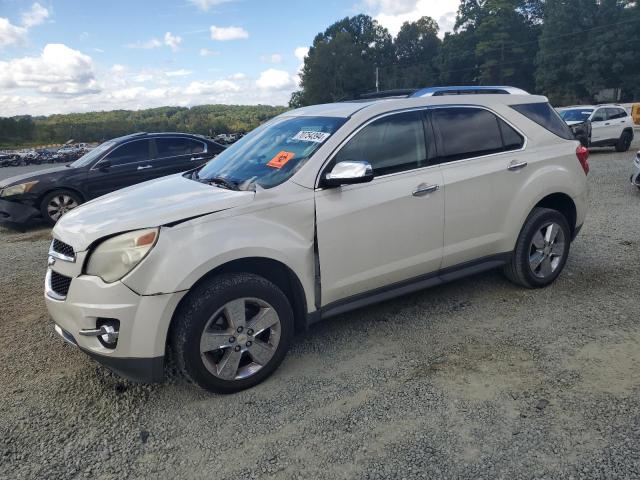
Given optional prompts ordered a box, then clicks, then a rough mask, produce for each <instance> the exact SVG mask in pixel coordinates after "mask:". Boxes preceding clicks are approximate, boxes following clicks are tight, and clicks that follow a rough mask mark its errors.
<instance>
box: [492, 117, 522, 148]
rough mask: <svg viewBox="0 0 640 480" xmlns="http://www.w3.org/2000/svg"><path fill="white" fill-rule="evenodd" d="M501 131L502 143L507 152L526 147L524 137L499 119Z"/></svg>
mask: <svg viewBox="0 0 640 480" xmlns="http://www.w3.org/2000/svg"><path fill="white" fill-rule="evenodd" d="M498 124H499V125H500V131H501V132H502V142H503V144H504V149H505V151H509V150H520V149H521V148H522V147H523V145H524V137H523V136H522V135H520V134H519V133H518V132H516V131H515V130H514V129H513V128H512V127H511V126H510V125H509V124H507V122H505V121H504V120H502V119H500V118H498Z"/></svg>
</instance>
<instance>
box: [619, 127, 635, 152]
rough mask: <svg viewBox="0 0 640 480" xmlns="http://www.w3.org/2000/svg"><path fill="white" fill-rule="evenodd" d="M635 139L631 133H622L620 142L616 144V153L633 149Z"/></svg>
mask: <svg viewBox="0 0 640 480" xmlns="http://www.w3.org/2000/svg"><path fill="white" fill-rule="evenodd" d="M632 141H633V137H632V136H631V134H630V133H629V132H622V135H620V138H619V139H618V142H617V143H616V152H626V151H628V150H629V148H630V147H631V142H632Z"/></svg>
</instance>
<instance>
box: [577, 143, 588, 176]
mask: <svg viewBox="0 0 640 480" xmlns="http://www.w3.org/2000/svg"><path fill="white" fill-rule="evenodd" d="M576 157H578V161H579V162H580V166H581V167H582V170H584V174H585V175H587V174H588V173H589V150H588V149H587V148H586V147H584V146H582V145H578V148H576Z"/></svg>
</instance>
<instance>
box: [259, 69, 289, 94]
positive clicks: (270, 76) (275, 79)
mask: <svg viewBox="0 0 640 480" xmlns="http://www.w3.org/2000/svg"><path fill="white" fill-rule="evenodd" d="M256 86H257V87H258V88H260V89H261V90H285V89H291V88H293V87H294V86H295V79H294V78H293V76H292V75H289V72H286V71H284V70H276V69H275V68H270V69H268V70H265V71H264V72H262V73H261V74H260V77H259V78H258V80H257V81H256Z"/></svg>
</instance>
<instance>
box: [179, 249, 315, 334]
mask: <svg viewBox="0 0 640 480" xmlns="http://www.w3.org/2000/svg"><path fill="white" fill-rule="evenodd" d="M224 273H252V274H254V275H258V276H261V277H263V278H265V279H267V280H269V281H270V282H271V283H273V284H274V285H276V286H277V287H278V288H279V289H280V290H282V292H283V293H284V294H285V296H286V297H287V298H288V299H289V302H290V303H291V308H292V310H293V317H294V322H295V328H296V331H303V330H305V329H306V328H307V312H308V310H307V301H306V297H305V292H304V288H303V287H302V282H301V281H300V279H299V278H298V276H297V275H296V273H295V272H294V271H293V270H292V269H291V268H289V267H288V266H287V265H285V264H284V263H282V262H280V261H278V260H274V259H272V258H268V257H246V258H239V259H236V260H231V261H228V262H226V263H223V264H221V265H218V266H217V267H215V268H214V269H212V270H210V271H209V272H207V273H205V274H204V275H203V276H201V277H200V278H199V279H198V280H196V282H195V283H194V284H193V285H192V286H191V288H190V289H189V290H190V291H193V290H194V289H195V288H196V287H198V286H199V285H201V284H202V283H204V282H207V281H209V280H210V279H212V278H213V277H216V276H218V275H220V274H224ZM188 297H189V294H187V295H185V296H184V297H182V299H181V300H180V302H179V303H178V305H177V307H176V309H175V310H174V313H173V315H172V318H171V323H170V325H169V335H167V340H168V339H169V338H170V332H171V330H172V329H173V328H174V326H175V324H176V321H177V320H176V319H177V317H178V315H179V312H180V311H181V309H182V306H183V304H184V303H185V302H186V299H187V298H188Z"/></svg>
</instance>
